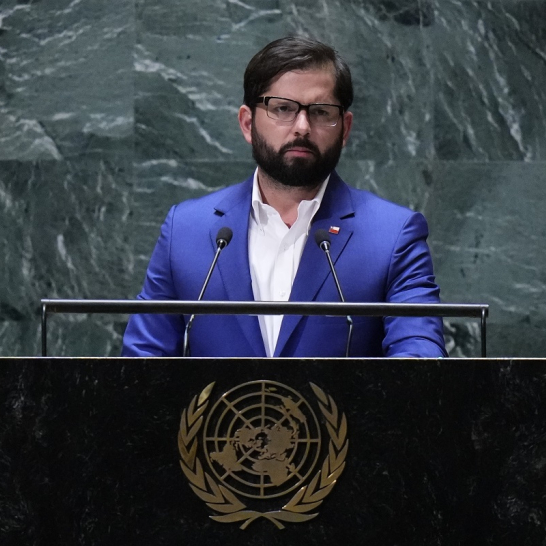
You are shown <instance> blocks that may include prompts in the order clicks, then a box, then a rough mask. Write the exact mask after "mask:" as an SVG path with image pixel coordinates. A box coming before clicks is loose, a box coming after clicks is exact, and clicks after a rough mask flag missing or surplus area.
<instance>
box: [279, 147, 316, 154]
mask: <svg viewBox="0 0 546 546" xmlns="http://www.w3.org/2000/svg"><path fill="white" fill-rule="evenodd" d="M284 153H285V154H290V155H297V156H308V155H315V152H314V151H313V150H311V149H310V148H304V147H302V146H294V147H292V148H288V149H287V150H285V152H284Z"/></svg>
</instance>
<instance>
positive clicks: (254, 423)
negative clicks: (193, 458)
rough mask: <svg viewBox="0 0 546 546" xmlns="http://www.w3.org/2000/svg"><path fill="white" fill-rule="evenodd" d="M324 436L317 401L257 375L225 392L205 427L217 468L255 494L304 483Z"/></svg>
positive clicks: (237, 488)
mask: <svg viewBox="0 0 546 546" xmlns="http://www.w3.org/2000/svg"><path fill="white" fill-rule="evenodd" d="M320 442H321V433H320V426H319V422H318V420H317V417H316V415H315V412H314V411H313V409H312V407H311V406H310V405H309V403H308V402H307V401H306V400H305V398H303V397H302V396H301V395H300V394H299V393H298V392H297V391H295V390H294V389H292V388H291V387H288V386H286V385H283V384H282V383H277V382H275V381H252V382H249V383H244V384H242V385H238V386H237V387H235V388H234V389H232V390H230V391H228V392H226V393H225V394H224V395H223V396H222V397H221V398H220V399H219V400H218V401H217V402H216V404H215V405H214V406H213V408H212V409H211V411H210V413H209V414H208V417H207V420H206V423H205V426H204V429H203V448H204V452H205V455H206V457H207V459H208V461H209V465H210V468H211V470H212V471H213V473H214V474H215V475H216V477H217V478H218V479H219V480H220V481H221V482H222V483H223V484H224V485H226V486H227V487H229V488H230V489H231V490H232V491H234V492H236V493H239V494H241V495H244V496H246V497H251V498H262V499H265V498H273V497H278V496H281V495H284V494H286V493H288V492H289V491H292V490H293V489H295V488H296V487H298V486H299V485H301V484H302V483H303V482H304V481H305V480H306V478H307V477H308V476H309V474H310V473H311V472H312V471H313V469H314V468H315V466H316V463H317V459H318V456H319V452H320Z"/></svg>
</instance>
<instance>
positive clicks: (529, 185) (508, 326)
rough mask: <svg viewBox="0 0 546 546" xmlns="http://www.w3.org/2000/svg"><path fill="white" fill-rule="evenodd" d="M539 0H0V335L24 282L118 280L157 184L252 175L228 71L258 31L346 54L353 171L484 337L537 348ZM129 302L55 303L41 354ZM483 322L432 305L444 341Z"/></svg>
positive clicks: (97, 333) (107, 335) (22, 310)
mask: <svg viewBox="0 0 546 546" xmlns="http://www.w3.org/2000/svg"><path fill="white" fill-rule="evenodd" d="M545 20H546V2H545V1H544V0H489V1H486V0H245V1H240V0H199V2H196V1H193V0H154V1H151V0H116V1H115V2H111V1H108V2H107V1H106V0H42V1H33V0H27V1H25V0H2V1H1V3H0V212H1V214H0V251H1V255H2V261H1V263H0V354H2V355H35V354H39V341H40V323H39V314H40V306H39V301H40V298H44V297H49V298H113V299H117V298H132V297H134V296H135V295H136V293H138V291H139V289H140V286H141V283H142V280H143V276H144V272H145V268H146V265H147V262H148V259H149V256H150V254H151V251H152V248H153V245H154V243H155V240H156V238H157V235H158V229H159V226H160V224H161V223H162V221H163V219H164V216H165V215H166V213H167V211H168V209H169V207H170V205H171V204H173V203H175V202H178V201H181V200H184V199H188V198H191V197H196V196H199V195H203V194H205V193H207V192H210V191H213V190H215V189H217V188H221V187H223V186H225V185H229V184H233V183H235V182H238V181H240V180H242V179H243V178H246V177H247V176H248V175H249V173H250V172H251V171H252V168H253V163H252V159H251V154H250V150H249V148H248V146H247V144H246V143H245V142H244V140H243V139H242V136H241V135H240V132H239V128H238V125H237V122H236V113H237V110H238V107H239V105H240V103H241V100H242V73H243V71H244V68H245V66H246V63H247V62H248V60H249V59H250V57H251V56H252V55H253V54H254V53H255V52H256V51H257V50H258V49H260V48H261V47H262V46H264V45H265V44H266V43H268V42H269V41H271V40H273V39H275V38H278V37H280V36H283V35H286V34H290V33H301V34H304V35H309V36H313V37H316V38H318V39H321V40H323V41H325V42H328V43H330V44H331V45H333V46H334V47H335V48H336V49H338V50H339V51H340V52H341V54H342V55H343V56H344V57H345V58H346V59H347V61H348V62H349V64H350V65H351V68H352V70H353V77H354V82H355V88H356V100H355V104H354V107H353V112H354V115H355V124H354V130H353V133H352V138H351V141H350V143H349V145H348V146H347V148H346V150H345V151H344V155H343V158H342V161H341V164H340V166H339V172H340V174H341V175H342V176H343V177H344V178H345V179H346V180H348V181H350V182H351V183H353V184H354V185H355V186H358V187H361V188H366V189H370V190H372V191H374V192H376V193H378V194H379V195H382V196H384V197H387V198H389V199H391V200H394V201H396V202H399V203H401V204H404V205H407V206H410V207H412V208H414V209H416V210H420V211H422V212H424V214H425V215H426V216H427V218H428V219H429V224H430V229H431V237H430V239H429V241H430V245H431V248H432V252H433V257H434V260H435V267H436V274H437V278H438V282H439V284H440V285H441V287H442V298H443V301H445V302H461V303H463V302H475V303H489V304H490V306H491V310H490V319H489V338H488V348H489V354H490V355H491V356H520V357H525V356H544V354H545V353H546V298H545V295H546V273H545V267H544V266H546V257H545V254H544V246H545V245H544V240H545V235H546V221H545V220H544V214H542V213H541V212H540V210H541V208H542V206H543V204H542V202H543V200H544V198H545V197H546V189H545V188H544V186H543V184H545V185H546V69H545V68H546V66H545V65H546V30H545V29H546V26H545V25H544V21H545ZM125 320H126V317H116V318H108V317H103V316H96V315H95V316H92V317H85V316H76V315H73V316H72V315H71V316H67V315H64V316H56V317H54V318H53V319H52V320H51V324H50V330H49V336H50V337H49V347H50V354H56V355H87V354H94V355H115V354H117V353H118V351H119V348H120V343H121V336H122V333H123V330H124V325H125ZM477 332H478V325H477V324H476V323H475V322H473V321H468V322H466V321H452V320H447V321H446V335H447V338H448V344H449V346H450V349H451V354H452V356H466V355H476V354H479V349H478V344H477Z"/></svg>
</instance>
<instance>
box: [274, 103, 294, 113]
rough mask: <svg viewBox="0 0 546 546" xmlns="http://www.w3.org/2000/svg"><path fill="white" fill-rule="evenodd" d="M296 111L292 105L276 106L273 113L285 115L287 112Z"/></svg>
mask: <svg viewBox="0 0 546 546" xmlns="http://www.w3.org/2000/svg"><path fill="white" fill-rule="evenodd" d="M294 110H295V108H294V106H292V105H291V104H276V105H275V106H274V107H273V111H274V112H276V113H277V114H285V113H287V112H293V111H294Z"/></svg>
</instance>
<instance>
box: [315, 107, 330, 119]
mask: <svg viewBox="0 0 546 546" xmlns="http://www.w3.org/2000/svg"><path fill="white" fill-rule="evenodd" d="M313 114H314V115H315V116H317V117H318V118H323V117H328V116H329V115H330V111H329V110H325V109H324V108H315V109H314V110H313Z"/></svg>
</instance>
